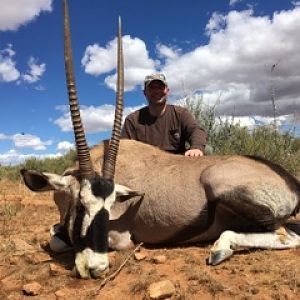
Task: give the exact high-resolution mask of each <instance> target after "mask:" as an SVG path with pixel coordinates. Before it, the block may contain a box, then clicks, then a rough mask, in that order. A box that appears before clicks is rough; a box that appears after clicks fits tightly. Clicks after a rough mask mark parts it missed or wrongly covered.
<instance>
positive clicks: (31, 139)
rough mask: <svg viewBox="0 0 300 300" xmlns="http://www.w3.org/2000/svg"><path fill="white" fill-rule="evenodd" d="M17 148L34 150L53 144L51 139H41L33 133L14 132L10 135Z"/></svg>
mask: <svg viewBox="0 0 300 300" xmlns="http://www.w3.org/2000/svg"><path fill="white" fill-rule="evenodd" d="M10 139H11V140H12V141H13V143H14V146H15V147H16V148H31V149H33V150H45V149H46V146H49V145H51V144H52V141H51V140H48V141H45V142H43V141H41V139H40V138H39V137H37V136H34V135H31V134H20V133H18V134H14V135H13V136H11V137H10Z"/></svg>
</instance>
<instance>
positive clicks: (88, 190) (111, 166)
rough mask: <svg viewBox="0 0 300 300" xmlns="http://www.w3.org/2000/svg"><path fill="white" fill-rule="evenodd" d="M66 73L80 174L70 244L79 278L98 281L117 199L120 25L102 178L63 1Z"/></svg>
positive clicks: (121, 79) (121, 65)
mask: <svg viewBox="0 0 300 300" xmlns="http://www.w3.org/2000/svg"><path fill="white" fill-rule="evenodd" d="M64 37H65V38H64V41H65V42H64V43H65V69H66V81H67V87H68V93H69V103H70V111H71V118H72V123H73V128H74V134H75V142H76V149H77V157H78V162H79V170H80V190H79V195H78V199H79V201H78V203H77V206H76V214H75V216H76V218H75V219H74V224H73V226H74V228H73V232H72V235H73V236H71V240H72V241H73V243H74V247H75V252H76V258H75V266H76V269H77V271H78V273H79V274H80V276H81V277H89V276H90V275H91V276H92V277H98V276H99V275H100V274H101V273H103V272H104V271H106V270H108V266H109V262H108V255H107V252H108V236H107V235H108V221H109V211H110V208H111V206H112V204H113V203H114V201H115V199H116V189H115V184H114V172H115V164H116V158H117V153H118V148H119V140H120V132H121V122H122V113H123V92H124V62H123V51H122V34H121V21H120V19H119V27H118V63H117V65H118V66H117V73H118V76H117V97H116V111H115V120H114V125H113V133H112V138H111V140H110V145H109V150H108V153H107V154H106V157H105V162H104V167H103V170H102V177H101V176H100V175H99V174H97V173H96V172H95V171H94V170H93V166H92V163H91V158H90V153H89V149H88V147H87V143H86V139H85V134H84V130H83V126H82V122H81V118H80V111H79V105H78V101H77V94H76V87H75V80H74V75H73V64H72V50H71V37H70V24H69V14H68V4H67V0H64Z"/></svg>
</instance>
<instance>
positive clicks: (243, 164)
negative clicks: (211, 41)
mask: <svg viewBox="0 0 300 300" xmlns="http://www.w3.org/2000/svg"><path fill="white" fill-rule="evenodd" d="M64 9H65V12H64V15H65V58H66V74H67V84H68V89H69V98H70V108H71V114H72V121H73V125H74V132H75V140H76V146H77V154H78V164H77V165H76V166H74V168H71V169H69V170H66V171H65V173H64V175H62V176H60V175H56V174H50V173H41V172H37V171H34V170H22V175H23V177H24V181H25V183H26V185H27V186H28V187H29V188H30V189H32V190H34V191H48V190H54V191H56V193H55V196H54V200H55V202H56V204H57V206H58V208H59V212H60V218H61V221H60V225H61V226H60V227H57V228H56V230H54V232H53V236H52V239H51V241H50V246H51V248H52V249H53V250H54V251H63V250H64V249H65V247H67V246H68V242H67V241H68V240H69V244H70V245H72V246H73V247H74V250H75V253H76V257H75V267H76V270H77V271H78V273H79V275H80V276H81V277H83V278H89V277H99V276H101V275H102V274H104V273H105V272H107V270H108V266H109V261H108V254H107V252H108V249H109V248H113V249H125V248H128V247H131V246H132V245H133V243H134V242H144V243H146V244H152V245H160V244H173V245H179V244H180V245H183V244H187V243H191V242H199V241H201V242H204V241H212V240H217V241H216V242H215V244H214V246H213V247H212V249H211V252H210V255H209V259H208V262H209V263H210V264H212V265H216V264H218V263H220V262H222V261H224V260H225V259H227V258H228V257H230V256H231V255H232V254H233V251H234V250H235V249H236V248H237V247H259V248H273V249H286V248H291V247H298V246H300V236H299V234H300V230H299V227H297V226H294V228H291V227H288V226H286V225H285V224H286V221H287V219H288V218H289V217H290V216H294V215H296V214H297V213H298V212H299V208H300V183H299V181H298V180H297V179H296V178H295V177H293V176H292V175H290V174H289V173H288V172H287V171H285V170H284V169H283V168H281V167H280V166H278V165H275V164H273V163H271V162H269V161H266V160H263V159H259V158H255V157H246V156H245V157H244V156H235V155H234V156H206V157H201V158H186V157H184V156H179V155H174V154H170V153H166V152H163V151H161V150H159V149H157V148H155V147H152V146H149V145H145V144H142V143H140V142H137V141H130V140H121V141H120V129H121V119H122V98H123V84H124V83H123V54H122V43H121V29H120V23H119V33H118V49H119V50H118V91H117V104H116V114H115V123H114V128H113V135H112V138H111V140H110V142H109V143H108V142H103V143H101V144H99V145H97V146H95V147H94V148H92V149H91V150H90V151H89V150H88V147H87V145H86V141H85V136H84V131H83V128H82V125H81V121H80V114H79V107H78V104H77V98H76V90H75V85H74V78H73V73H72V57H71V48H70V33H69V17H68V12H67V1H66V0H64ZM115 182H116V183H115ZM64 231H65V232H64ZM297 232H298V233H297ZM64 233H65V237H62V235H63V234H64Z"/></svg>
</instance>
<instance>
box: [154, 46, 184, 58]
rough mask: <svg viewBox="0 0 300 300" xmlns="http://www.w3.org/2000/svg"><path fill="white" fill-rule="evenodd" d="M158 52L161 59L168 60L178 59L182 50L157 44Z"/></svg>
mask: <svg viewBox="0 0 300 300" xmlns="http://www.w3.org/2000/svg"><path fill="white" fill-rule="evenodd" d="M156 50H157V51H158V56H159V57H161V58H166V59H176V58H177V57H178V56H179V54H180V52H181V49H174V48H172V47H168V46H166V45H163V44H157V45H156Z"/></svg>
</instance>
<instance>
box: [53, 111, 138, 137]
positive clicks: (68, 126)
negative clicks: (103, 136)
mask: <svg viewBox="0 0 300 300" xmlns="http://www.w3.org/2000/svg"><path fill="white" fill-rule="evenodd" d="M139 108H140V106H136V107H126V108H125V109H124V113H123V115H124V117H125V116H127V115H128V114H129V113H131V112H133V111H135V110H136V109H139ZM114 113H115V106H113V105H101V106H98V107H94V106H89V107H82V108H81V109H80V115H81V118H82V122H83V125H84V130H85V132H86V133H96V132H103V131H109V130H111V128H112V125H113V120H114ZM54 124H56V125H58V126H59V127H60V128H61V130H62V131H65V132H66V131H73V128H72V123H71V118H70V113H69V112H65V113H64V114H63V115H62V116H61V117H60V118H58V119H56V120H55V121H54Z"/></svg>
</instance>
